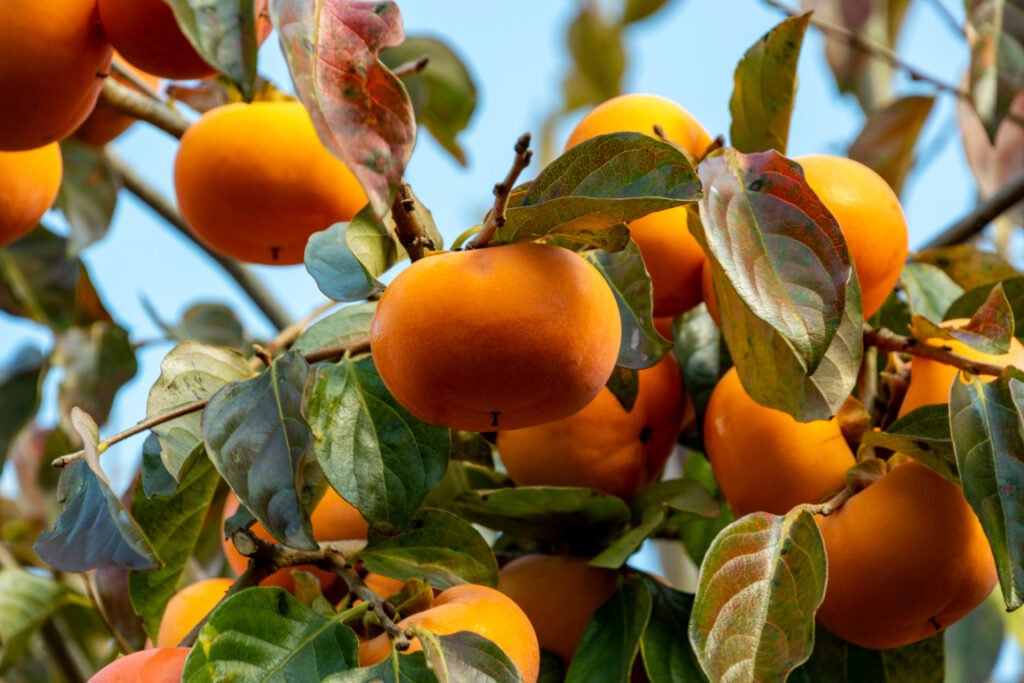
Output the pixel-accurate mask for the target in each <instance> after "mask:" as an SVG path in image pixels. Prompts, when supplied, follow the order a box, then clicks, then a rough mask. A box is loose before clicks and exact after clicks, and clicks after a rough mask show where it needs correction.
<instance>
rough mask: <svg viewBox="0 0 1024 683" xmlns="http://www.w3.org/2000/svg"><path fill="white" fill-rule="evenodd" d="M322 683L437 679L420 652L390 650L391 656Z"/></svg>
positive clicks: (412, 682) (428, 682) (403, 682)
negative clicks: (410, 652) (406, 652)
mask: <svg viewBox="0 0 1024 683" xmlns="http://www.w3.org/2000/svg"><path fill="white" fill-rule="evenodd" d="M323 683H438V679H437V676H435V675H434V673H433V672H432V671H431V670H430V668H429V667H427V660H426V657H425V656H424V654H423V653H422V652H414V653H413V654H411V655H400V654H398V653H397V652H394V651H392V654H391V656H390V657H388V658H387V659H385V660H384V661H383V662H380V663H379V664H374V665H373V666H370V667H366V668H363V669H353V670H351V671H346V672H344V673H338V674H334V675H332V676H329V677H328V678H325V679H324V680H323Z"/></svg>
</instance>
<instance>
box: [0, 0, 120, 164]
mask: <svg viewBox="0 0 1024 683" xmlns="http://www.w3.org/2000/svg"><path fill="white" fill-rule="evenodd" d="M0 50H2V52H3V57H2V58H0V102H3V106H2V107H0V150H4V151H19V150H26V149H34V148H36V147H42V146H44V145H47V144H49V143H51V142H55V141H57V140H62V139H63V138H65V137H67V136H68V135H70V134H71V132H72V131H74V130H75V128H78V126H79V125H80V124H81V123H82V121H84V120H85V117H87V116H88V115H89V112H91V111H92V108H93V106H94V105H95V104H96V98H97V97H99V94H100V89H101V88H102V87H103V79H104V78H105V77H106V75H107V73H108V70H109V69H110V58H111V55H112V54H113V51H112V50H111V47H110V43H109V42H107V37H106V36H105V35H104V34H103V29H102V28H101V27H100V22H99V15H98V14H97V12H96V0H46V2H41V1H40V0H4V1H3V2H0Z"/></svg>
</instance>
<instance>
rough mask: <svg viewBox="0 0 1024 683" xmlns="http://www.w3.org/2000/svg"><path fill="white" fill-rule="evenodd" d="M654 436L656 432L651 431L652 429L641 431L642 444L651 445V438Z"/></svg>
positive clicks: (647, 428)
mask: <svg viewBox="0 0 1024 683" xmlns="http://www.w3.org/2000/svg"><path fill="white" fill-rule="evenodd" d="M653 436H654V432H652V431H651V428H650V427H644V428H643V429H641V430H640V443H642V444H646V443H649V442H650V440H651V438H652V437H653Z"/></svg>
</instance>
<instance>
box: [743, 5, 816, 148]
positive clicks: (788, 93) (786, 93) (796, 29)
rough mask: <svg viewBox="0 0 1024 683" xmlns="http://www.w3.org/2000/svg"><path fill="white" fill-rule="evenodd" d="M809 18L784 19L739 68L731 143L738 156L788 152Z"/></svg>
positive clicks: (753, 48) (808, 14)
mask: <svg viewBox="0 0 1024 683" xmlns="http://www.w3.org/2000/svg"><path fill="white" fill-rule="evenodd" d="M810 20H811V14H810V12H808V13H807V14H802V15H800V16H798V17H790V18H788V19H785V20H783V21H782V22H781V23H780V24H779V25H778V26H776V27H775V28H773V29H772V30H770V31H768V33H766V34H764V35H763V36H762V37H761V39H760V40H758V41H757V42H756V43H754V44H753V45H752V46H751V47H750V49H748V50H747V52H746V54H744V55H743V59H741V60H740V63H739V64H738V65H737V66H736V73H735V74H734V75H733V81H734V85H733V91H732V99H731V100H730V101H729V111H730V112H731V113H732V126H731V127H730V129H729V139H730V141H731V142H732V146H733V147H735V148H736V149H737V150H739V151H740V152H743V153H745V154H749V153H751V152H765V151H768V150H770V149H774V150H775V151H777V152H779V153H780V154H785V153H786V143H787V141H788V140H789V120H790V117H791V115H792V114H793V101H794V100H795V99H796V83H797V78H796V66H797V62H798V61H799V60H800V48H801V46H802V45H803V42H804V34H805V33H807V25H808V23H810Z"/></svg>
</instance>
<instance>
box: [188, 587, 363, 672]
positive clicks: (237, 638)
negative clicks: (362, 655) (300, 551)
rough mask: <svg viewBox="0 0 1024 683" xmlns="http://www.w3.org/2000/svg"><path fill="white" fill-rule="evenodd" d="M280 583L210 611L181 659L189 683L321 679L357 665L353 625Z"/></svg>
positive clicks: (245, 592) (251, 590) (251, 591)
mask: <svg viewBox="0 0 1024 683" xmlns="http://www.w3.org/2000/svg"><path fill="white" fill-rule="evenodd" d="M340 616H341V615H340V614H339V615H337V616H335V617H332V618H328V617H325V616H323V615H321V614H320V613H319V612H317V611H316V610H313V609H310V608H309V607H306V606H305V605H303V604H302V602H300V601H299V600H297V599H296V598H294V597H292V596H291V595H290V594H289V593H287V592H286V591H284V590H281V589H280V588H249V589H246V590H243V591H241V592H240V593H237V594H236V595H233V596H231V597H230V598H228V599H227V600H226V601H225V602H224V604H222V605H221V606H220V607H218V608H217V609H216V610H214V612H213V614H212V615H211V616H210V620H209V621H208V622H207V623H206V625H205V626H204V627H203V630H202V631H200V632H199V638H198V640H197V641H196V645H195V647H193V648H192V653H191V654H190V655H189V657H188V659H187V660H186V661H185V670H184V672H183V673H182V680H183V681H189V683H205V682H207V681H209V682H210V683H213V682H214V681H225V680H232V681H238V682H239V683H248V682H249V681H253V682H256V681H259V682H261V683H271V682H274V683H286V682H288V681H320V680H323V679H325V678H327V677H328V676H330V675H332V674H335V673H340V672H343V671H349V670H351V669H355V668H356V667H357V666H358V665H359V651H358V649H359V641H358V640H357V639H356V634H355V633H354V632H353V631H352V629H350V628H348V627H347V626H344V625H342V624H341V623H340V621H341V620H340V618H339V617H340Z"/></svg>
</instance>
